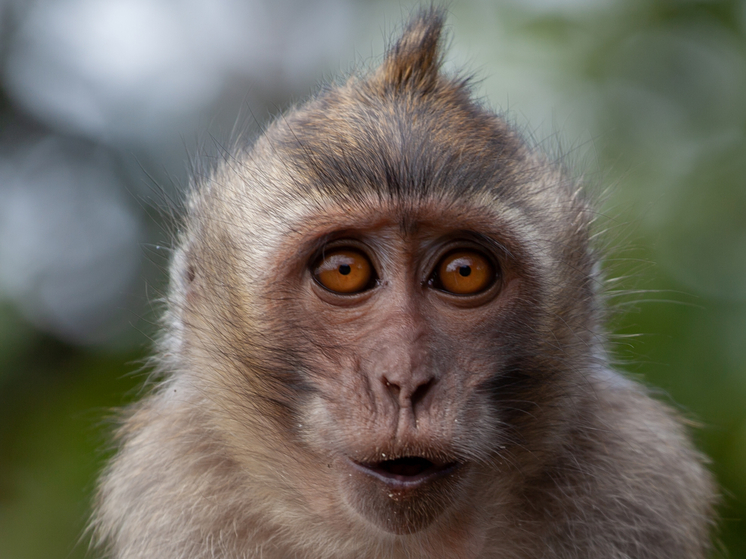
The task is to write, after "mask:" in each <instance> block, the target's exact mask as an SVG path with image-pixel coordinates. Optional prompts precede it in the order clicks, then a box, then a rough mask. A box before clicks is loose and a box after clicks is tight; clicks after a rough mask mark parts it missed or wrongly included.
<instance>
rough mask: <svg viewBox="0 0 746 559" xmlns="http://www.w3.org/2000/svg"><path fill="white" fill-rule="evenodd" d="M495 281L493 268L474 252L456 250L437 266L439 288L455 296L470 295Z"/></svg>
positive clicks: (486, 260)
mask: <svg viewBox="0 0 746 559" xmlns="http://www.w3.org/2000/svg"><path fill="white" fill-rule="evenodd" d="M494 280H495V267H494V266H493V265H492V263H491V262H490V261H489V259H487V258H486V257H485V256H484V255H482V254H480V253H478V252H476V251H474V250H456V251H454V252H451V253H449V254H447V255H446V256H445V258H443V260H441V261H440V263H439V264H438V282H439V283H440V285H439V287H440V288H441V289H443V290H444V291H448V292H449V293H454V294H456V295H472V294H474V293H479V292H480V291H484V290H485V289H487V288H488V287H489V286H490V285H492V283H493V282H494Z"/></svg>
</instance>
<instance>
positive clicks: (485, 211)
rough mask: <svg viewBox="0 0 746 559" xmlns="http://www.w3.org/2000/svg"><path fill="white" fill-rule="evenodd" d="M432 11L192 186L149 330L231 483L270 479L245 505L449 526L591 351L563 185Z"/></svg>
mask: <svg viewBox="0 0 746 559" xmlns="http://www.w3.org/2000/svg"><path fill="white" fill-rule="evenodd" d="M442 25H443V21H442V14H440V13H439V12H437V11H430V12H423V13H422V14H421V15H420V16H419V17H416V18H414V19H413V20H412V21H411V23H410V24H409V26H408V28H407V29H406V30H405V32H404V33H403V35H402V36H401V38H400V39H399V40H398V42H396V43H395V44H394V45H393V47H391V48H390V49H389V51H388V53H387V54H386V56H385V59H384V61H383V64H382V65H381V66H380V67H379V68H378V69H376V70H375V71H373V72H372V73H370V74H368V75H364V76H354V77H351V78H350V79H349V80H348V81H347V82H346V83H343V84H340V85H337V86H334V87H330V88H327V89H326V90H324V91H322V92H321V93H320V94H319V95H318V96H317V97H315V98H314V99H312V100H311V101H309V102H308V103H306V104H304V105H302V106H300V107H298V108H296V109H294V110H291V111H290V112H288V113H287V114H286V115H285V116H284V117H283V118H281V119H279V120H277V121H276V122H275V123H274V124H272V125H271V126H270V127H269V128H268V130H266V132H265V133H264V134H263V136H262V137H261V138H259V140H258V141H257V142H256V143H255V144H254V145H253V146H252V147H251V148H248V149H247V150H245V151H244V152H242V153H240V154H239V155H237V156H232V157H231V158H226V159H225V161H224V162H223V163H222V164H221V165H220V166H219V167H218V169H217V170H216V171H215V173H214V174H213V175H212V176H211V177H210V178H209V180H208V181H207V182H206V183H205V184H203V185H201V186H200V188H199V189H197V191H196V193H195V195H194V196H193V198H192V201H191V206H190V211H189V216H188V218H187V223H186V227H185V231H184V234H183V235H182V239H181V245H180V248H179V251H178V253H177V257H176V258H175V260H174V266H173V288H172V295H171V306H170V311H169V324H170V325H171V327H170V332H171V333H170V334H169V335H168V336H167V337H166V342H167V343H171V344H172V346H173V347H169V348H168V349H167V352H168V353H169V354H170V355H171V356H172V357H171V359H173V360H174V365H173V366H172V367H171V368H173V369H176V370H180V371H183V372H182V373H181V374H182V375H183V376H184V377H185V378H189V379H190V380H189V386H191V387H193V388H192V390H193V391H194V390H196V391H197V392H199V394H200V395H201V398H202V405H203V406H204V408H203V413H205V414H206V416H207V417H208V419H209V422H210V423H211V424H213V425H214V426H215V427H214V430H215V431H214V432H215V433H216V436H217V437H219V438H222V439H225V441H224V442H225V448H227V449H230V453H231V459H232V460H233V461H235V464H237V468H238V469H239V470H241V471H244V472H246V473H247V479H248V480H249V481H246V482H245V483H247V484H251V485H252V487H259V489H255V490H254V493H253V494H254V495H257V494H261V491H262V490H261V487H270V486H271V487H274V488H278V487H281V488H282V490H281V491H276V492H274V493H273V494H274V495H275V496H274V497H272V498H271V499H270V498H269V497H267V499H265V501H272V502H264V505H263V506H264V507H265V509H266V510H265V514H267V515H270V516H271V515H272V514H276V515H277V517H278V518H279V517H280V516H282V515H286V516H287V515H288V514H290V513H289V512H288V511H291V510H293V511H298V510H302V511H305V513H304V514H307V515H308V517H313V516H314V515H316V516H317V517H319V518H328V517H332V518H337V519H338V521H339V523H340V525H342V526H345V527H348V528H349V529H350V530H356V529H366V530H371V529H376V530H381V531H383V532H386V533H391V534H399V535H406V534H415V533H417V532H420V531H422V530H428V529H433V528H432V527H433V526H440V525H443V524H447V525H448V526H450V527H451V529H452V530H454V531H458V530H459V529H460V528H459V527H460V526H467V525H469V526H473V525H474V524H475V521H474V518H475V515H479V514H481V512H482V509H483V508H484V507H487V506H488V505H487V503H488V502H500V501H501V499H502V500H505V499H509V498H511V497H510V496H511V494H512V493H511V491H512V490H511V485H512V484H513V483H514V478H515V476H526V475H529V473H530V472H531V471H533V470H534V469H537V468H539V467H540V466H541V464H542V460H544V459H545V457H546V456H548V455H550V451H551V449H552V448H553V446H554V445H556V444H558V441H559V440H560V439H561V438H562V436H563V434H564V432H565V430H566V429H568V428H569V427H568V425H571V424H572V421H571V418H572V417H573V416H574V415H576V414H577V413H578V412H577V410H575V409H574V407H573V398H574V395H575V394H576V392H577V391H578V390H579V388H578V387H579V385H582V384H583V382H584V381H583V379H584V371H585V370H586V369H587V368H590V367H593V366H594V364H595V363H596V361H597V360H598V359H599V358H600V357H599V356H600V354H601V353H602V348H601V347H600V345H599V343H598V341H597V335H598V324H599V316H598V315H599V310H598V308H597V296H596V294H595V292H596V289H595V287H594V285H595V283H596V281H597V279H596V278H595V276H594V271H593V270H594V263H595V257H594V255H593V252H592V250H591V249H590V248H589V233H588V230H589V226H590V214H589V211H588V208H587V206H586V204H585V202H584V201H583V198H582V196H580V195H579V192H578V185H577V184H575V183H574V182H573V181H572V180H569V179H568V178H567V177H566V176H565V175H564V174H563V173H562V172H561V171H560V170H559V169H557V168H556V167H555V166H554V165H552V164H551V163H550V162H548V161H546V160H545V159H544V157H543V156H541V155H539V154H537V153H535V152H534V151H533V150H531V149H529V148H528V147H526V145H525V143H524V142H523V140H522V139H521V138H520V137H519V136H518V134H517V133H516V132H515V131H514V130H513V129H512V128H511V127H510V126H508V125H507V124H506V123H505V121H504V120H502V119H501V118H500V117H498V116H497V115H495V114H494V113H493V112H492V111H491V110H489V109H488V108H486V107H485V106H483V105H482V104H480V103H478V102H477V101H475V100H474V99H473V98H472V97H471V95H470V90H469V83H468V79H462V78H459V77H448V76H446V75H444V73H443V72H442V71H441V50H440V46H441V42H442V41H441V30H442ZM558 216H561V218H558ZM185 363H189V365H185ZM194 363H197V364H199V365H198V366H194ZM175 382H176V383H178V382H179V381H178V380H176V381H175ZM517 464H521V466H520V467H518V466H517ZM496 472H498V474H497V475H496ZM496 478H497V479H501V480H502V481H500V482H499V483H495V481H494V480H495V479H496ZM486 480H489V482H487V481H486ZM277 495H281V497H280V498H278V497H277ZM257 499H259V500H261V498H260V497H257ZM273 511H274V512H273ZM295 514H296V515H299V514H300V513H297V512H296V513H295ZM477 524H478V522H477ZM464 529H465V528H464Z"/></svg>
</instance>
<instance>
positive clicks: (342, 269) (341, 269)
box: [339, 264, 468, 276]
mask: <svg viewBox="0 0 746 559" xmlns="http://www.w3.org/2000/svg"><path fill="white" fill-rule="evenodd" d="M351 271H352V268H350V265H349V264H342V265H341V266H340V267H339V273H340V274H342V275H343V276H346V275H348V274H349V273H350V272H351ZM467 275H468V274H467Z"/></svg>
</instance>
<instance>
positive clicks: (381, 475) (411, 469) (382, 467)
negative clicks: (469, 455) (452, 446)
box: [352, 456, 460, 489]
mask: <svg viewBox="0 0 746 559" xmlns="http://www.w3.org/2000/svg"><path fill="white" fill-rule="evenodd" d="M352 463H353V465H354V466H355V467H356V468H357V469H358V470H360V471H362V472H363V473H365V474H367V475H369V476H372V477H374V478H376V479H378V480H380V481H382V482H384V483H385V484H386V485H387V486H389V487H390V488H392V489H414V488H415V487H418V486H420V485H423V484H425V483H427V482H430V481H433V480H435V479H437V478H441V477H444V476H447V475H448V474H451V473H453V472H455V471H456V469H458V467H459V466H460V464H459V463H458V462H441V463H436V462H432V461H430V460H428V459H427V458H422V457H421V456H404V457H401V458H396V459H394V460H383V461H382V462H368V463H360V462H355V461H352Z"/></svg>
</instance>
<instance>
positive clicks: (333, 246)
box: [265, 201, 530, 534]
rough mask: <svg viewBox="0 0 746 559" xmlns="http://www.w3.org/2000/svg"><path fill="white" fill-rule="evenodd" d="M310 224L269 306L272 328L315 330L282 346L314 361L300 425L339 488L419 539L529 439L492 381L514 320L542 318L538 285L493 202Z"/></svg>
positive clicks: (349, 500)
mask: <svg viewBox="0 0 746 559" xmlns="http://www.w3.org/2000/svg"><path fill="white" fill-rule="evenodd" d="M304 219H305V221H306V222H307V225H306V227H304V230H303V235H302V237H300V238H293V239H292V240H290V239H288V242H286V243H283V245H282V246H281V247H280V248H279V249H278V250H277V252H276V253H274V257H275V258H276V259H277V260H278V261H279V262H282V263H283V265H281V266H279V269H280V270H284V273H281V274H278V275H275V276H272V277H273V282H272V287H271V289H272V290H273V291H274V293H277V292H280V293H282V294H283V296H282V297H277V296H273V295H271V294H270V293H271V292H269V291H268V292H267V301H271V302H272V303H271V304H272V308H271V310H269V309H268V310H267V312H266V313H265V314H266V315H267V316H272V317H277V318H276V323H275V324H274V325H273V326H272V327H271V330H272V331H276V332H281V331H297V332H303V333H304V335H303V337H302V338H301V339H297V338H296V339H293V340H292V342H293V344H294V345H293V347H287V348H285V349H284V350H278V351H277V353H285V354H290V353H292V354H293V355H296V356H298V357H299V362H297V363H295V369H296V370H298V371H300V373H299V375H300V377H301V378H302V382H303V384H304V386H305V387H306V388H305V389H304V390H303V393H302V394H300V393H296V394H295V396H294V413H293V417H294V418H295V419H293V421H292V425H294V427H295V429H294V430H295V432H296V433H297V435H298V436H299V437H300V438H301V439H302V440H303V443H304V444H305V445H307V447H308V448H309V450H310V451H311V452H312V453H313V454H314V455H316V456H318V458H319V460H318V462H317V467H318V469H319V470H320V471H321V472H322V479H324V480H325V481H324V483H328V485H327V487H326V490H327V491H330V492H332V493H335V494H339V495H340V496H341V499H342V501H343V502H344V503H346V504H347V506H349V507H350V508H352V509H353V510H354V511H355V512H357V513H359V514H361V515H362V516H363V517H364V518H366V519H367V520H369V521H371V522H373V523H374V524H375V525H377V526H379V527H380V528H383V529H384V530H386V531H390V532H394V533H399V534H405V533H412V532H416V531H418V530H421V529H423V528H425V527H427V526H428V525H430V524H431V523H432V522H433V521H434V520H435V519H436V518H438V517H439V516H440V515H441V514H443V513H444V512H445V511H449V510H450V511H451V514H454V513H455V512H456V511H458V509H459V505H461V506H464V505H466V504H470V503H473V498H474V497H475V495H474V493H475V492H477V491H478V490H479V489H478V487H476V481H475V480H477V479H478V477H479V472H478V470H479V469H480V467H481V466H479V464H484V463H490V464H491V467H494V464H493V462H494V461H495V460H497V459H498V454H499V453H496V451H498V449H499V447H500V446H505V444H506V443H507V442H508V440H509V439H510V438H511V437H512V436H513V433H511V432H510V431H509V430H506V429H505V428H504V427H500V424H501V422H503V421H504V420H505V416H504V414H502V413H501V412H500V411H499V410H497V409H496V407H495V405H494V402H492V400H491V398H492V392H491V382H492V381H493V379H494V377H495V376H496V375H499V373H500V371H503V370H504V369H505V368H506V366H507V363H508V362H509V357H511V356H512V355H513V356H514V353H515V352H514V351H513V349H512V347H511V346H512V344H514V343H516V337H517V336H519V335H520V333H521V331H522V330H523V328H522V327H520V326H519V325H516V324H513V323H512V322H515V317H517V316H523V318H524V319H525V316H526V312H530V311H525V312H523V313H521V311H520V306H521V297H520V293H521V291H522V285H524V284H525V283H526V280H525V279H524V278H522V277H521V275H520V274H519V273H518V270H517V267H516V262H515V261H514V259H513V257H512V256H511V255H510V254H509V251H508V249H507V248H506V247H505V246H504V245H503V244H502V242H501V241H500V240H498V239H499V238H500V237H498V235H494V236H491V235H488V234H485V231H487V230H486V229H485V223H486V222H489V223H492V227H493V228H494V227H495V223H496V222H495V217H494V215H485V212H484V211H482V212H480V211H479V210H478V209H474V210H473V212H472V213H471V214H470V215H469V214H467V213H466V212H464V209H463V207H462V208H460V209H459V212H458V215H455V214H454V212H453V211H452V210H449V209H448V208H447V207H446V204H443V203H439V202H436V201H433V202H431V203H429V204H421V205H420V209H419V210H418V211H417V212H416V213H412V212H411V211H408V210H405V208H403V207H401V206H400V207H390V208H385V209H384V208H380V207H379V208H377V209H376V210H375V211H373V212H370V211H369V210H366V209H365V208H364V207H362V208H359V209H357V210H353V209H352V208H350V207H348V208H346V209H344V211H339V212H332V211H328V212H327V213H326V214H325V215H324V216H323V218H321V219H318V221H317V222H316V223H315V224H314V226H310V223H309V221H310V220H309V219H307V218H304ZM449 224H454V225H456V226H455V227H451V226H449ZM476 231H480V233H477V232H476ZM276 269H277V268H276ZM268 287H269V286H268ZM506 332H507V333H510V335H506ZM276 396H277V394H276V393H275V397H276ZM317 483H319V481H318V480H317Z"/></svg>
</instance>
